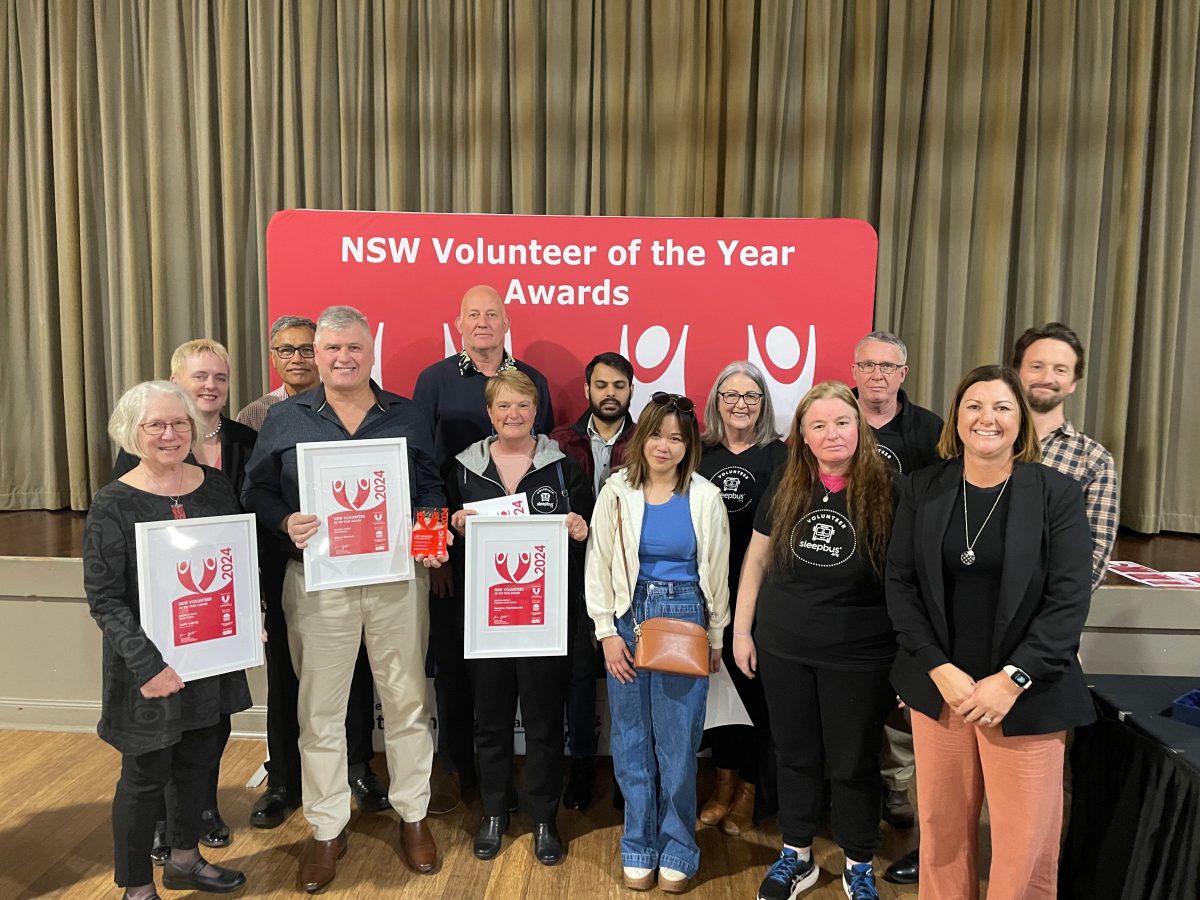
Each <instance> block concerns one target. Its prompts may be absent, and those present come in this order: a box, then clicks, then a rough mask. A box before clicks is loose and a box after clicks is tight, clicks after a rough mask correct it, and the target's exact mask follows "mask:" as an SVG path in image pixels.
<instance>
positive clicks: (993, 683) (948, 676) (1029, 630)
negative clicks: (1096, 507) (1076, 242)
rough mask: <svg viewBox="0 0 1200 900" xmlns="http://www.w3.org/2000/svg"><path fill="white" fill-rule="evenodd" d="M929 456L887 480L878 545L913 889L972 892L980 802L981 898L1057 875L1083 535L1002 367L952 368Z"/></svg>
mask: <svg viewBox="0 0 1200 900" xmlns="http://www.w3.org/2000/svg"><path fill="white" fill-rule="evenodd" d="M938 452H939V453H940V454H941V455H942V457H943V460H944V461H943V462H942V463H940V464H938V465H935V466H930V467H928V468H925V469H921V470H919V471H917V472H914V473H913V475H912V477H911V478H909V479H908V481H906V482H905V484H904V489H903V493H902V495H901V498H900V505H899V507H898V508H897V510H896V528H895V535H894V537H893V538H892V544H891V547H890V548H889V551H888V576H887V602H888V610H889V612H890V613H891V616H892V621H893V622H895V625H896V633H897V640H898V641H899V644H900V650H899V652H898V653H897V654H896V662H895V665H894V666H893V668H892V684H894V685H895V687H896V690H897V692H898V693H899V695H900V698H901V699H902V700H903V701H904V702H905V703H906V704H907V705H908V706H909V708H910V709H911V710H912V724H913V743H914V747H915V749H916V757H917V807H918V810H917V811H918V815H919V817H920V823H921V894H920V896H921V897H922V898H925V900H943V898H953V900H974V898H976V897H978V896H979V876H978V873H977V871H976V866H977V860H976V853H977V849H978V848H977V839H976V835H977V833H978V827H979V810H980V808H981V806H982V804H983V801H984V799H986V800H987V801H988V814H989V816H990V819H991V830H992V865H991V871H990V874H989V878H988V890H987V895H988V898H989V900H1016V898H1022V900H1051V898H1053V897H1055V896H1057V890H1058V853H1059V837H1060V830H1061V827H1062V815H1063V795H1062V791H1063V752H1064V748H1065V745H1066V732H1067V729H1068V728H1074V727H1076V726H1079V725H1087V724H1089V723H1091V722H1092V721H1093V720H1094V719H1095V711H1094V708H1093V704H1092V699H1091V695H1090V694H1089V692H1088V689H1087V684H1086V682H1085V681H1084V678H1083V672H1082V670H1081V669H1080V666H1079V657H1078V651H1079V637H1080V634H1081V632H1082V631H1083V623H1084V620H1085V619H1086V618H1087V614H1088V606H1089V604H1090V602H1091V596H1092V588H1091V579H1092V538H1091V530H1090V528H1089V526H1088V520H1087V514H1086V513H1085V511H1084V502H1083V492H1082V491H1081V490H1080V488H1079V485H1078V483H1077V482H1075V480H1074V479H1072V478H1069V477H1067V476H1066V475H1062V474H1060V473H1059V472H1056V471H1054V470H1053V469H1050V468H1048V467H1047V466H1043V465H1041V464H1040V462H1039V461H1040V459H1041V442H1040V441H1039V440H1038V436H1037V430H1036V429H1035V428H1034V426H1033V417H1032V414H1031V413H1030V411H1029V406H1028V403H1027V402H1026V400H1025V397H1024V395H1023V392H1022V390H1021V383H1020V380H1019V378H1018V377H1017V373H1016V372H1014V371H1013V370H1012V369H1009V368H1004V367H1001V366H980V367H979V368H977V369H974V370H972V371H971V372H969V373H968V374H967V375H966V377H964V378H963V380H962V382H961V383H960V384H959V386H958V389H957V390H956V391H955V394H954V402H953V403H952V404H951V406H950V412H949V414H948V415H947V416H946V424H945V427H944V428H943V429H942V436H941V440H940V441H939V443H938Z"/></svg>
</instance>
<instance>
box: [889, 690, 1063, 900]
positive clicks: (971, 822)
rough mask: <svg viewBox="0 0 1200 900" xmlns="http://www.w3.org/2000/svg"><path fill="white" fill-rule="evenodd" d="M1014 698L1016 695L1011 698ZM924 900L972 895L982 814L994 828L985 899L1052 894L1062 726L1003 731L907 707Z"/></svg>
mask: <svg viewBox="0 0 1200 900" xmlns="http://www.w3.org/2000/svg"><path fill="white" fill-rule="evenodd" d="M1017 702H1018V703H1020V702H1021V701H1020V699H1018V700H1017ZM912 726H913V743H914V744H915V746H916V751H917V810H918V815H919V816H920V821H921V887H920V893H919V897H920V900H977V898H978V897H979V875H978V872H977V863H976V858H977V852H978V834H979V813H980V810H981V808H982V805H983V799H984V797H985V796H986V797H987V802H988V814H989V817H990V821H991V831H992V868H991V871H990V873H989V875H988V892H987V896H988V900H1054V898H1055V897H1057V896H1058V850H1059V838H1060V836H1061V835H1060V832H1061V831H1062V817H1063V751H1064V747H1065V743H1066V732H1065V731H1056V732H1054V733H1052V734H1037V735H1028V736H1022V737H1005V736H1004V735H1003V734H1002V733H1001V731H1000V729H999V728H998V727H997V728H985V727H983V726H979V725H968V724H967V723H966V722H964V721H963V719H962V717H961V716H956V715H954V714H952V713H951V712H950V708H949V707H948V706H944V707H943V708H942V715H941V718H940V719H938V720H937V721H936V722H935V721H934V720H933V719H931V718H929V717H928V716H926V715H924V714H922V713H919V712H917V711H916V710H913V713H912Z"/></svg>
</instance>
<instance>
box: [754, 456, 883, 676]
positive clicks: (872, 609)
mask: <svg viewBox="0 0 1200 900" xmlns="http://www.w3.org/2000/svg"><path fill="white" fill-rule="evenodd" d="M778 481H779V480H778V478H775V479H773V480H772V481H771V484H770V486H769V487H768V488H767V491H766V493H765V494H764V495H763V498H762V502H760V503H759V506H758V514H757V515H756V516H755V519H754V530H755V531H757V532H759V533H760V534H764V535H767V536H770V534H771V506H772V501H773V499H774V496H775V490H776V487H777V486H778ZM824 498H825V491H824V488H821V489H819V490H818V491H816V492H815V493H814V495H813V499H812V503H811V504H810V505H809V509H808V511H807V512H806V513H805V514H804V515H803V516H801V517H800V520H799V521H798V522H796V523H794V524H793V525H792V526H791V528H790V529H789V535H788V541H789V546H788V550H789V553H788V563H787V564H786V565H780V564H777V563H776V562H775V560H774V557H772V558H771V560H770V561H769V564H768V568H767V574H766V577H765V578H764V579H763V584H762V587H761V588H760V589H759V592H758V606H757V609H756V611H755V621H754V640H755V642H756V644H757V645H758V647H759V648H761V649H762V650H764V651H766V652H768V653H772V654H774V655H775V656H781V657H784V658H787V659H792V660H795V661H797V662H802V663H805V664H808V665H814V666H821V667H825V668H831V669H856V670H864V671H869V670H879V669H886V668H889V667H890V666H891V664H892V658H893V657H894V656H895V655H896V636H895V632H894V631H893V630H892V622H891V619H889V618H888V614H887V607H886V605H885V603H884V594H883V582H882V581H881V580H880V578H879V577H878V576H877V575H876V574H875V570H874V569H872V568H871V563H870V561H869V560H868V558H867V554H866V548H865V547H864V546H862V544H861V543H860V542H859V536H858V534H857V532H856V529H855V528H854V525H853V523H852V522H851V521H850V517H849V515H847V512H846V495H845V491H838V492H836V493H830V494H829V499H828V500H825V499H824ZM889 499H890V498H889Z"/></svg>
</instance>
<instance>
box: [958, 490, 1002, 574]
mask: <svg viewBox="0 0 1200 900" xmlns="http://www.w3.org/2000/svg"><path fill="white" fill-rule="evenodd" d="M1009 478H1012V473H1011V472H1010V473H1009V475H1008V478H1005V479H1004V484H1002V485H1000V493H998V494H997V495H996V499H995V500H994V501H993V502H992V508H991V509H989V510H988V514H987V517H986V518H985V519H984V520H983V524H982V525H980V526H979V530H978V531H977V532H975V540H971V529H970V526H969V525H968V523H967V470H966V467H964V468H963V537H965V538H966V539H967V549H966V550H964V551H963V552H962V554H961V555H960V556H959V557H958V558H959V559H961V560H962V563H963V565H964V566H973V565H975V549H974V547H975V545H976V544H977V543H979V536H980V535H981V534H983V529H985V528H987V523H988V520H989V519H991V517H992V513H994V512H995V511H996V507H997V506H999V505H1000V498H1001V497H1003V496H1004V489H1005V488H1006V487H1008V480H1009Z"/></svg>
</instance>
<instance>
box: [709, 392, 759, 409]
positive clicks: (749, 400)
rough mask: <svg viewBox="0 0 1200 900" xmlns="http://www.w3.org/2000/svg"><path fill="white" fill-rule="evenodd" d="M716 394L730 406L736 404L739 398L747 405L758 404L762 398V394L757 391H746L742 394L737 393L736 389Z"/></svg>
mask: <svg viewBox="0 0 1200 900" xmlns="http://www.w3.org/2000/svg"><path fill="white" fill-rule="evenodd" d="M717 396H718V397H720V398H721V399H722V400H724V401H725V402H726V403H728V404H729V405H730V406H737V405H738V401H739V400H741V401H743V402H744V403H745V404H746V405H747V406H758V404H759V403H761V402H762V398H763V395H762V394H760V393H759V392H758V391H746V393H744V394H739V393H738V392H737V391H725V392H723V393H720V394H717Z"/></svg>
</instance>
